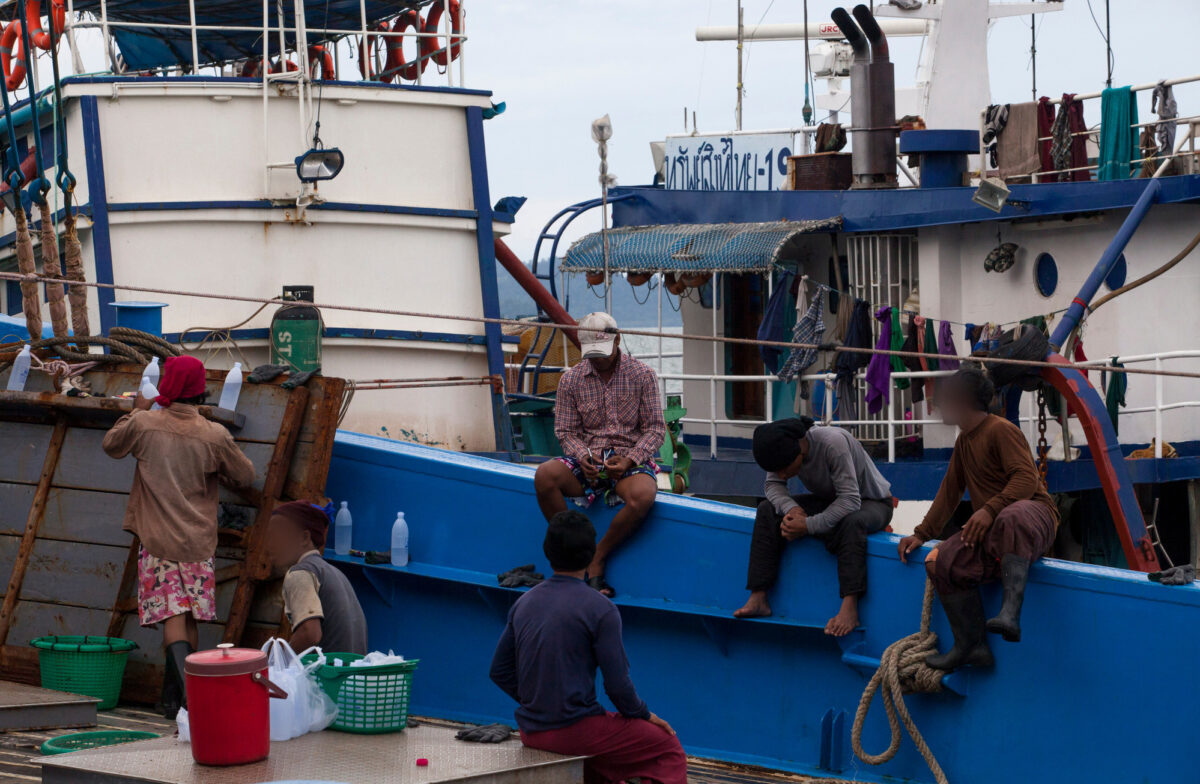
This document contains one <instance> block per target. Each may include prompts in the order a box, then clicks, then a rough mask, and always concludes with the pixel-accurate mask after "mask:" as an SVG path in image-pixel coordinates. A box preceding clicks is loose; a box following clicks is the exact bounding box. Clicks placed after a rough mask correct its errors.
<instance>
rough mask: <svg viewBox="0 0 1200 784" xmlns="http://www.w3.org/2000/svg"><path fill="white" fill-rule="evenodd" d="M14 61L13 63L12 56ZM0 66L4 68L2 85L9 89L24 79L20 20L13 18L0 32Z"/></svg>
mask: <svg viewBox="0 0 1200 784" xmlns="http://www.w3.org/2000/svg"><path fill="white" fill-rule="evenodd" d="M14 57H15V58H16V63H15V64H14V63H13V58H14ZM0 66H3V68H4V86H5V87H6V88H8V89H9V90H10V91H11V90H15V89H17V88H18V87H20V86H21V83H22V82H24V81H25V52H24V51H23V50H22V48H21V20H20V19H13V20H12V21H11V22H9V23H8V27H5V28H4V32H3V33H0Z"/></svg>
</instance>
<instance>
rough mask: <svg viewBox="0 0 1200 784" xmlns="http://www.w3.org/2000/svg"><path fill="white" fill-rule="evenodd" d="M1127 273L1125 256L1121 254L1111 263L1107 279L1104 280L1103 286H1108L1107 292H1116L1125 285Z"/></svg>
mask: <svg viewBox="0 0 1200 784" xmlns="http://www.w3.org/2000/svg"><path fill="white" fill-rule="evenodd" d="M1128 273H1129V269H1128V267H1127V266H1126V265H1125V254H1124V253H1122V254H1121V255H1120V256H1118V257H1117V260H1116V262H1114V263H1113V266H1112V269H1111V270H1109V271H1108V277H1107V278H1105V279H1104V285H1105V286H1108V290H1109V291H1116V290H1117V289H1119V288H1121V287H1122V286H1124V285H1125V276H1126V275H1127V274H1128Z"/></svg>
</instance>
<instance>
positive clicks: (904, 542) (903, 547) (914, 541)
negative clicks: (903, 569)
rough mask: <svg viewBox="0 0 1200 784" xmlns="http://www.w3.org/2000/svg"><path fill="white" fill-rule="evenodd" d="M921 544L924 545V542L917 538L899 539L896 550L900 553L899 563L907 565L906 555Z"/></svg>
mask: <svg viewBox="0 0 1200 784" xmlns="http://www.w3.org/2000/svg"><path fill="white" fill-rule="evenodd" d="M923 544H925V540H924V539H922V538H921V537H919V536H906V537H904V538H903V539H901V540H900V545H899V547H898V548H897V549H898V550H899V551H900V561H901V562H903V563H908V554H909V553H911V552H912V551H913V550H916V549H917V548H918V547H920V546H921V545H923Z"/></svg>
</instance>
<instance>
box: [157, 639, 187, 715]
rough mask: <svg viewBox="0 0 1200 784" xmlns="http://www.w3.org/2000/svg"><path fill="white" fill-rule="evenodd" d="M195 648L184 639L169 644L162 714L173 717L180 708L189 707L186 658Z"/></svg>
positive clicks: (164, 675) (164, 676) (164, 677)
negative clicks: (185, 668) (185, 667)
mask: <svg viewBox="0 0 1200 784" xmlns="http://www.w3.org/2000/svg"><path fill="white" fill-rule="evenodd" d="M194 650H195V649H194V648H192V645H191V643H189V642H186V641H184V640H180V641H179V642H173V643H171V644H170V645H168V646H167V650H166V658H167V669H166V672H165V673H164V674H163V693H162V714H163V716H165V717H167V718H168V719H173V718H175V716H176V715H177V714H178V713H179V709H180V708H186V707H187V685H186V681H185V676H184V664H183V663H184V659H186V658H187V657H188V654H190V653H192V652H193V651H194Z"/></svg>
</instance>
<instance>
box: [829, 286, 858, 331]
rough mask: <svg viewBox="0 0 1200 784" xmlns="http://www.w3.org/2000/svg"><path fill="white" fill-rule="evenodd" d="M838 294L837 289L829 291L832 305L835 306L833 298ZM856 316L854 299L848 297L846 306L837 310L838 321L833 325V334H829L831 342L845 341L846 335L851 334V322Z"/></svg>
mask: <svg viewBox="0 0 1200 784" xmlns="http://www.w3.org/2000/svg"><path fill="white" fill-rule="evenodd" d="M836 296H837V292H836V291H830V292H829V303H830V307H832V306H833V298H834V297H836ZM853 318H854V300H852V299H846V301H845V304H844V306H843V307H842V308H841V309H840V310H838V311H837V322H836V323H835V324H834V327H833V334H832V335H830V336H829V340H830V342H834V341H836V342H838V343H842V342H845V340H846V336H847V335H849V334H850V322H851V320H852V319H853Z"/></svg>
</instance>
